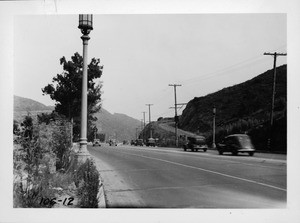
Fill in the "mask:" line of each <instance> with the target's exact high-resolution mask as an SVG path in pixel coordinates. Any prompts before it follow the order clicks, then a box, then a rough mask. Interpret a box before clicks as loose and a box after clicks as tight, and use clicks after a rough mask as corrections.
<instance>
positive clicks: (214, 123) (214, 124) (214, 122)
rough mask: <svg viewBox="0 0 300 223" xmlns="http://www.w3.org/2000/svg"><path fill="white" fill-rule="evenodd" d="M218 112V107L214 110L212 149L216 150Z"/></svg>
mask: <svg viewBox="0 0 300 223" xmlns="http://www.w3.org/2000/svg"><path fill="white" fill-rule="evenodd" d="M216 112H217V109H216V107H214V108H213V116H214V118H213V143H212V147H213V148H216Z"/></svg>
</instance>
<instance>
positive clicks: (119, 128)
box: [95, 108, 141, 142]
mask: <svg viewBox="0 0 300 223" xmlns="http://www.w3.org/2000/svg"><path fill="white" fill-rule="evenodd" d="M95 117H97V118H98V120H97V122H96V125H97V128H98V132H100V133H105V134H106V138H107V139H108V138H112V139H117V140H118V141H119V142H122V141H124V140H127V141H130V140H131V139H135V137H136V128H138V127H140V126H141V122H140V121H139V120H137V119H134V118H131V117H129V116H127V115H124V114H119V113H114V114H111V113H109V112H108V111H106V110H105V109H103V108H102V109H101V110H100V112H98V113H97V114H95Z"/></svg>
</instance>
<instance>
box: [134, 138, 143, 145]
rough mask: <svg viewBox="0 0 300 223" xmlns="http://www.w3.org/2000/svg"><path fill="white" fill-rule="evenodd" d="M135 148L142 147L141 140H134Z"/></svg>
mask: <svg viewBox="0 0 300 223" xmlns="http://www.w3.org/2000/svg"><path fill="white" fill-rule="evenodd" d="M134 145H135V146H143V145H144V142H143V140H142V139H137V140H135V143H134Z"/></svg>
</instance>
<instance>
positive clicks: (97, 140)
mask: <svg viewBox="0 0 300 223" xmlns="http://www.w3.org/2000/svg"><path fill="white" fill-rule="evenodd" d="M93 146H101V144H100V139H94V142H93Z"/></svg>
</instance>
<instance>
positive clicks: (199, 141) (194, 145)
mask: <svg viewBox="0 0 300 223" xmlns="http://www.w3.org/2000/svg"><path fill="white" fill-rule="evenodd" d="M183 149H184V151H187V150H188V149H190V150H191V151H192V152H194V151H196V152H197V151H198V150H199V149H202V150H203V151H204V152H206V151H207V149H208V146H207V144H206V139H205V137H204V136H194V137H187V142H186V143H185V144H184V145H183Z"/></svg>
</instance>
